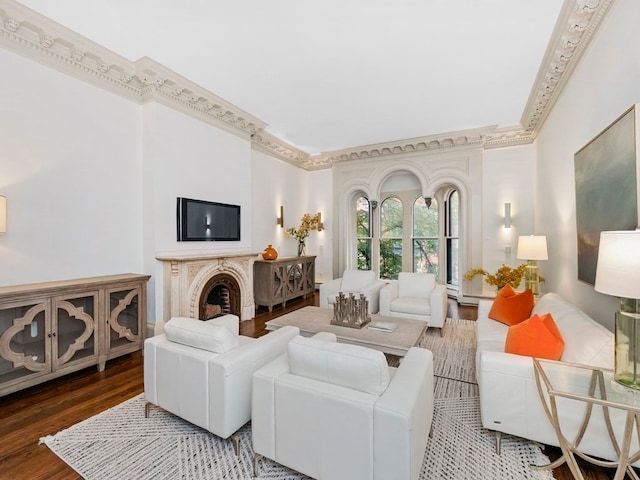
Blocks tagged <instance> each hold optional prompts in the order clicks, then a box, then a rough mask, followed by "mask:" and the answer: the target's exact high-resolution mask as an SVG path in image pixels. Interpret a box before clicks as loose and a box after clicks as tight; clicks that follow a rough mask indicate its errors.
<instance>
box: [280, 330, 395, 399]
mask: <svg viewBox="0 0 640 480" xmlns="http://www.w3.org/2000/svg"><path fill="white" fill-rule="evenodd" d="M287 351H288V354H289V371H290V372H291V373H293V374H294V375H300V376H303V377H307V378H312V379H314V380H319V381H321V382H326V383H332V384H334V385H341V386H343V387H348V388H352V389H354V390H359V391H362V392H365V393H369V394H372V395H381V394H382V393H383V392H384V391H385V390H386V388H387V386H388V385H389V367H388V365H387V360H386V358H385V356H384V353H382V352H380V351H378V350H373V349H371V348H366V347H361V346H359V345H349V344H346V343H336V342H327V341H324V340H319V339H316V338H305V337H300V336H298V337H296V338H294V339H293V340H291V341H290V342H289V345H288V347H287Z"/></svg>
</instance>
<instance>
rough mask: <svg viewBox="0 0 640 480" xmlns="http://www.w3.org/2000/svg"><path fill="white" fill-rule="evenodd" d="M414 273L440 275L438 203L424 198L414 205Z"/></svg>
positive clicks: (417, 200) (420, 198)
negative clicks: (428, 204)
mask: <svg viewBox="0 0 640 480" xmlns="http://www.w3.org/2000/svg"><path fill="white" fill-rule="evenodd" d="M413 271H414V272H418V273H433V274H435V275H436V276H437V275H438V202H437V201H436V200H435V199H432V201H431V205H430V206H429V207H427V203H426V202H425V199H424V198H423V197H419V198H417V199H416V201H415V202H414V203H413Z"/></svg>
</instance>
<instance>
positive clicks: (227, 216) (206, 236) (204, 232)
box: [177, 197, 240, 242]
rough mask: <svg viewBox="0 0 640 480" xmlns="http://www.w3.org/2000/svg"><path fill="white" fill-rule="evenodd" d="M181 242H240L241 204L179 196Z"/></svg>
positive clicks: (178, 218)
mask: <svg viewBox="0 0 640 480" xmlns="http://www.w3.org/2000/svg"><path fill="white" fill-rule="evenodd" d="M177 224H178V241H179V242H194V241H195V242H201V241H210V242H225V241H226V242H235V241H239V240H240V205H229V204H227V203H218V202H207V201H205V200H193V199H191V198H182V197H178V206H177Z"/></svg>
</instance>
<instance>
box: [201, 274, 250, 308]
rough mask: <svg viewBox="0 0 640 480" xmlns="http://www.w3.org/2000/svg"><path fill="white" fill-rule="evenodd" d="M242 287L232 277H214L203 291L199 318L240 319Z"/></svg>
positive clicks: (220, 275) (223, 275)
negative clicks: (227, 317) (222, 317)
mask: <svg viewBox="0 0 640 480" xmlns="http://www.w3.org/2000/svg"><path fill="white" fill-rule="evenodd" d="M240 298H241V297H240V286H239V285H238V282H237V281H236V280H235V278H233V277H232V276H231V275H228V274H226V273H221V274H218V275H214V276H213V277H211V279H210V280H209V281H208V282H207V283H206V285H205V286H204V288H203V289H202V295H201V296H200V303H199V305H200V308H199V310H200V311H199V318H200V319H202V320H209V319H210V318H215V317H218V316H220V315H227V314H232V315H237V316H238V317H240V315H241V312H240Z"/></svg>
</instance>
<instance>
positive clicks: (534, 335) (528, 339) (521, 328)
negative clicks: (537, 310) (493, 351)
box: [504, 313, 564, 360]
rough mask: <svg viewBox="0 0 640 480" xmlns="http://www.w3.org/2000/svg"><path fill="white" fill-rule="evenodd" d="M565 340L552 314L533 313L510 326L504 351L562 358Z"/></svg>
mask: <svg viewBox="0 0 640 480" xmlns="http://www.w3.org/2000/svg"><path fill="white" fill-rule="evenodd" d="M563 349H564V340H563V339H562V335H561V334H560V331H559V330H558V327H557V326H556V323H555V322H554V320H553V317H552V316H551V314H548V313H547V314H544V315H542V316H539V315H533V316H532V317H531V318H529V319H527V320H525V321H524V322H520V323H518V324H517V325H512V326H510V327H509V331H508V332H507V339H506V341H505V345H504V351H505V352H507V353H515V354H516V355H525V356H528V357H539V358H546V359H549V360H560V357H561V356H562V350H563Z"/></svg>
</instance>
